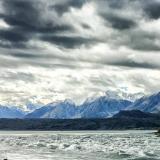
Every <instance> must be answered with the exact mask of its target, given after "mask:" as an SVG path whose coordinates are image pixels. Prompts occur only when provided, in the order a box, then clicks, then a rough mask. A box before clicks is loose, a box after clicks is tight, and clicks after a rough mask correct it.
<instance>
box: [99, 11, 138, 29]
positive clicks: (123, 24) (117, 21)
mask: <svg viewBox="0 0 160 160" xmlns="http://www.w3.org/2000/svg"><path fill="white" fill-rule="evenodd" d="M101 16H102V17H103V18H104V19H105V20H107V21H108V22H109V23H111V25H112V27H113V28H115V29H119V30H125V29H130V28H133V27H135V26H136V23H135V22H134V21H133V20H131V19H128V18H125V17H120V16H118V15H114V14H108V13H102V14H101Z"/></svg>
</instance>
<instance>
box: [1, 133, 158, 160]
mask: <svg viewBox="0 0 160 160" xmlns="http://www.w3.org/2000/svg"><path fill="white" fill-rule="evenodd" d="M153 132H154V131H93V132H91V131H82V132H77V131H75V132H38V131H37V132H30V131H29V132H26V131H24V132H12V131H10V132H9V131H8V132H0V160H1V159H3V158H6V157H7V158H8V160H31V159H32V160H160V137H157V136H155V135H154V134H153Z"/></svg>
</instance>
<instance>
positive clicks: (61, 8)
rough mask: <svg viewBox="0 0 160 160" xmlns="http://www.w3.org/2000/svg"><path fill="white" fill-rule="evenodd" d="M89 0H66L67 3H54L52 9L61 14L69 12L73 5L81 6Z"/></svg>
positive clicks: (75, 6)
mask: <svg viewBox="0 0 160 160" xmlns="http://www.w3.org/2000/svg"><path fill="white" fill-rule="evenodd" d="M86 1H87V0H66V1H65V3H59V4H55V5H52V6H51V7H50V9H53V10H55V11H56V12H57V13H58V14H59V15H60V16H61V15H63V14H64V13H65V12H68V11H69V9H70V8H71V7H74V8H81V7H82V6H83V5H84V4H85V3H86Z"/></svg>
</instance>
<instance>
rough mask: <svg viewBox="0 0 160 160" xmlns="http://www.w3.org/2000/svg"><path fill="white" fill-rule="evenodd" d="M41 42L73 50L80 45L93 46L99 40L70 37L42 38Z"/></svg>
mask: <svg viewBox="0 0 160 160" xmlns="http://www.w3.org/2000/svg"><path fill="white" fill-rule="evenodd" d="M42 40H44V41H48V42H50V43H53V44H57V45H59V46H62V47H65V48H75V47H78V46H81V45H93V44H94V43H96V42H98V41H99V40H96V39H93V38H83V37H71V36H48V35H47V36H43V37H42Z"/></svg>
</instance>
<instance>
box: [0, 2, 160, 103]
mask: <svg viewBox="0 0 160 160" xmlns="http://www.w3.org/2000/svg"><path fill="white" fill-rule="evenodd" d="M159 28H160V1H159V0H152V1H150V0H134V1H132V0H119V1H117V0H101V1H98V0H76V1H75V0H54V1H52V0H46V1H44V0H37V1H34V0H12V1H11V0H2V1H1V2H0V73H1V75H0V84H1V85H0V102H1V103H3V104H17V105H24V104H25V103H26V102H27V100H28V99H29V100H31V101H33V102H36V103H48V102H51V101H55V100H61V99H65V98H71V99H74V100H75V101H77V102H81V101H83V100H84V98H85V97H88V96H92V95H97V94H101V93H102V92H105V91H106V90H124V89H125V91H126V92H131V93H136V92H144V93H146V94H148V93H153V92H156V91H159V90H160V63H159V59H160V29H159Z"/></svg>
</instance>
